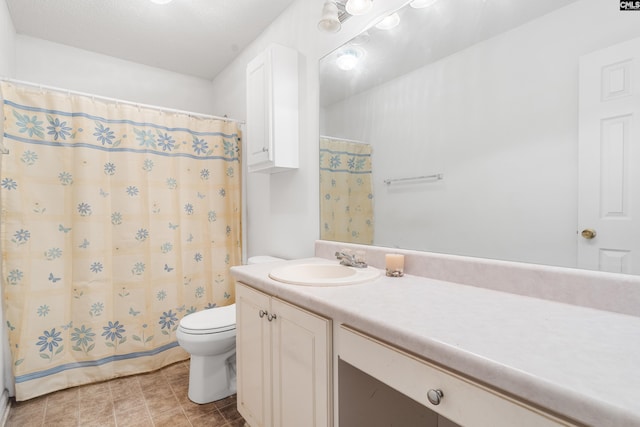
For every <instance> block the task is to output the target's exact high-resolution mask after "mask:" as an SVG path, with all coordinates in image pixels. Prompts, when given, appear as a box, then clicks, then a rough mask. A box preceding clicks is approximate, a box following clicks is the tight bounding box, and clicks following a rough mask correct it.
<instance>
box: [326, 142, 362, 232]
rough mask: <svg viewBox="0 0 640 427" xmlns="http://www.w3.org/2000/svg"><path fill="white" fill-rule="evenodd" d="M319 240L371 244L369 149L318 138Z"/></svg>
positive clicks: (358, 144) (354, 143)
mask: <svg viewBox="0 0 640 427" xmlns="http://www.w3.org/2000/svg"><path fill="white" fill-rule="evenodd" d="M320 224H322V226H321V230H320V238H321V239H324V240H332V241H339V242H349V243H362V244H372V243H373V231H374V229H373V189H372V186H371V146H370V145H369V144H364V143H358V142H351V141H344V140H340V139H335V138H327V137H321V138H320Z"/></svg>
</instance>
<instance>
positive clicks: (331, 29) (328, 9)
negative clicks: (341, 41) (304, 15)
mask: <svg viewBox="0 0 640 427" xmlns="http://www.w3.org/2000/svg"><path fill="white" fill-rule="evenodd" d="M340 28H342V24H340V19H338V6H336V3H335V2H333V1H330V0H327V1H325V2H324V6H323V7H322V18H321V19H320V22H318V29H319V30H321V31H326V32H328V33H337V32H338V31H340Z"/></svg>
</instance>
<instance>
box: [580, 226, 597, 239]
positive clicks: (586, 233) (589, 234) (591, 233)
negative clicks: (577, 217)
mask: <svg viewBox="0 0 640 427" xmlns="http://www.w3.org/2000/svg"><path fill="white" fill-rule="evenodd" d="M580 234H581V235H582V237H584V238H585V239H587V240H591V239H593V238H594V237H596V235H597V233H596V230H594V229H592V228H585V229H584V230H582V233H580Z"/></svg>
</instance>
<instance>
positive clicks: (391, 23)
mask: <svg viewBox="0 0 640 427" xmlns="http://www.w3.org/2000/svg"><path fill="white" fill-rule="evenodd" d="M399 23H400V16H399V15H398V14H397V13H392V14H391V15H389V16H387V17H386V18H384V19H383V20H381V21H380V22H378V23H377V24H376V28H378V29H380V30H390V29H392V28H395V27H397V26H398V24H399Z"/></svg>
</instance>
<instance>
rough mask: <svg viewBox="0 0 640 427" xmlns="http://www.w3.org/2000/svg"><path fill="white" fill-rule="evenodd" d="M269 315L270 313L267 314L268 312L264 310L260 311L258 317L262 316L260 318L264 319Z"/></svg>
mask: <svg viewBox="0 0 640 427" xmlns="http://www.w3.org/2000/svg"><path fill="white" fill-rule="evenodd" d="M267 314H269V313H267V312H266V311H264V310H260V311H259V312H258V316H260V318H261V319H262V318H263V317H264V316H265V315H267Z"/></svg>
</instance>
